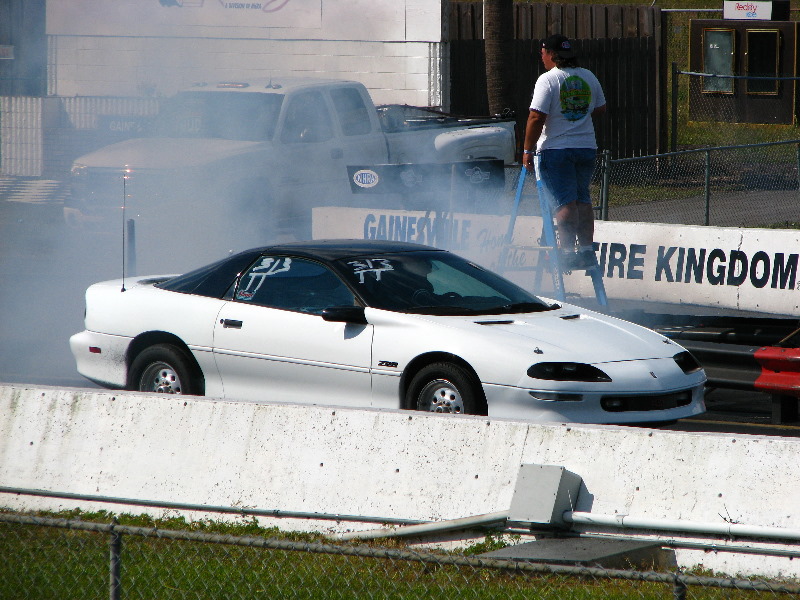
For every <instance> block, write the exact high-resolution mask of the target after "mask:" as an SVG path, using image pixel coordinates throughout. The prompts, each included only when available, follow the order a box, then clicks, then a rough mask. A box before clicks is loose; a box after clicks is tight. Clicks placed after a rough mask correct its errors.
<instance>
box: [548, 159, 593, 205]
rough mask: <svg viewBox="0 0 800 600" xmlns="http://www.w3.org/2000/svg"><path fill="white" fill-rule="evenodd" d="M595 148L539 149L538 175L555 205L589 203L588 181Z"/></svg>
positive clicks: (591, 170)
mask: <svg viewBox="0 0 800 600" xmlns="http://www.w3.org/2000/svg"><path fill="white" fill-rule="evenodd" d="M596 155H597V151H596V150H595V149H594V148H563V149H562V148H557V149H553V150H542V151H541V153H540V157H539V176H540V177H541V179H542V183H543V184H544V185H545V186H546V187H547V191H549V192H550V195H551V196H552V197H553V201H554V202H555V204H556V206H564V205H565V204H569V203H571V202H584V203H586V204H591V203H592V198H591V196H590V195H589V183H591V181H592V174H593V173H594V162H595V156H596Z"/></svg>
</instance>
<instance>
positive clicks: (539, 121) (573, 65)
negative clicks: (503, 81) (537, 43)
mask: <svg viewBox="0 0 800 600" xmlns="http://www.w3.org/2000/svg"><path fill="white" fill-rule="evenodd" d="M541 56H542V63H543V64H544V68H545V69H546V72H545V73H542V75H540V76H539V79H537V80H536V86H535V87H534V89H533V99H532V100H531V106H530V112H529V113H528V123H527V125H526V127H525V144H524V146H523V148H524V154H523V156H522V164H523V165H524V167H525V168H526V169H528V170H532V169H533V168H534V165H535V168H536V171H537V179H539V181H540V183H541V184H542V185H541V186H539V189H540V193H541V190H542V187H544V189H545V192H546V193H547V194H548V195H549V196H550V198H551V200H552V202H553V205H554V210H555V219H556V227H557V229H558V239H559V242H558V244H559V251H560V252H561V253H562V255H561V257H560V258H561V260H560V262H561V265H562V268H564V269H566V270H574V269H589V268H591V267H594V266H596V265H597V259H596V257H595V254H594V246H593V242H594V209H593V208H592V199H591V197H590V195H589V183H590V182H591V179H592V174H593V173H594V164H595V156H596V154H597V140H596V139H595V134H594V123H593V122H592V117H594V116H597V115H601V114H603V113H604V112H605V111H606V99H605V96H604V95H603V88H602V87H601V86H600V82H599V81H597V77H595V76H594V74H593V73H592V72H591V71H589V70H588V69H584V68H581V67H579V66H578V59H577V57H576V55H575V52H574V50H573V48H572V44H571V43H570V41H569V40H568V39H567V38H566V37H564V36H563V35H551V36H550V37H548V38H547V39H546V40H544V42H543V43H542V50H541ZM534 159H536V160H534ZM576 240H577V252H576V249H575V244H576Z"/></svg>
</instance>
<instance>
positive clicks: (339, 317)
mask: <svg viewBox="0 0 800 600" xmlns="http://www.w3.org/2000/svg"><path fill="white" fill-rule="evenodd" d="M322 319H323V320H324V321H333V322H336V323H353V324H358V325H366V324H367V316H366V315H365V314H364V307H363V306H331V307H330V308H325V309H323V311H322Z"/></svg>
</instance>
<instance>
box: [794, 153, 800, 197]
mask: <svg viewBox="0 0 800 600" xmlns="http://www.w3.org/2000/svg"><path fill="white" fill-rule="evenodd" d="M795 162H796V163H797V189H798V191H800V144H797V147H796V148H795Z"/></svg>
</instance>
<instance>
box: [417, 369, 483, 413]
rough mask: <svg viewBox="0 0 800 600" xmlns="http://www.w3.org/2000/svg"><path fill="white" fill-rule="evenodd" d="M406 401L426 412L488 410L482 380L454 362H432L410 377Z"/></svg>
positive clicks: (478, 411)
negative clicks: (479, 380)
mask: <svg viewBox="0 0 800 600" xmlns="http://www.w3.org/2000/svg"><path fill="white" fill-rule="evenodd" d="M407 401H408V406H409V408H413V409H416V410H421V411H425V412H435V413H453V414H467V415H478V414H486V408H485V401H484V399H483V394H482V392H481V389H480V383H479V382H478V381H477V380H476V379H475V377H474V376H473V375H472V374H471V373H470V372H469V371H467V370H466V369H464V368H463V367H461V366H459V365H456V364H453V363H444V362H442V363H433V364H430V365H428V366H426V367H424V368H423V369H421V370H420V372H419V373H417V374H416V375H415V376H414V378H413V379H412V380H411V385H410V386H409V388H408V396H407Z"/></svg>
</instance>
